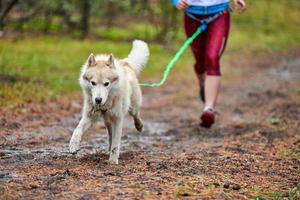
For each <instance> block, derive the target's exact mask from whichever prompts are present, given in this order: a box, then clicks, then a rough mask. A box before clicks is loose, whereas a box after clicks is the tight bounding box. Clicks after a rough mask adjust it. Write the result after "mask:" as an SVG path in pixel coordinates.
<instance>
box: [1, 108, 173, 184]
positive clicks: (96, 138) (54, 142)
mask: <svg viewBox="0 0 300 200" xmlns="http://www.w3.org/2000/svg"><path fill="white" fill-rule="evenodd" d="M79 120H80V115H77V114H76V115H73V116H69V117H67V118H64V119H61V120H60V121H57V122H53V123H51V124H50V125H48V126H45V127H41V128H40V129H39V130H38V131H35V132H23V133H22V134H20V135H18V137H15V136H14V135H12V136H10V137H7V138H6V143H5V144H4V145H1V146H0V165H3V166H5V165H7V164H10V166H13V165H20V164H22V163H23V164H30V163H34V162H46V160H49V159H55V158H59V157H64V158H68V157H70V158H72V157H74V155H71V154H70V153H69V152H68V142H69V139H70V137H71V134H72V132H73V130H74V128H75V127H76V125H77V123H78V122H79ZM169 131H170V126H169V125H168V124H166V123H163V122H155V121H147V120H146V121H144V131H143V132H142V133H139V132H137V131H136V130H135V129H134V126H133V122H132V119H131V118H129V117H128V118H126V119H125V123H124V128H123V136H122V144H121V152H126V151H131V150H137V149H142V150H151V151H154V149H155V146H156V145H157V144H158V143H159V144H161V143H164V144H165V143H168V141H170V140H172V139H173V138H174V136H172V135H170V134H169V133H168V132H169ZM107 146H108V144H107V134H106V130H105V127H104V125H103V123H102V122H101V123H97V124H95V127H94V128H91V130H90V131H88V132H87V133H86V135H84V137H83V140H82V143H81V149H80V151H79V152H78V153H77V155H76V156H75V157H76V158H78V157H84V156H86V155H89V154H94V153H97V152H99V151H100V152H102V151H103V152H104V151H106V149H107ZM5 177H6V175H3V177H2V178H1V175H0V181H1V179H4V178H5ZM2 181H3V180H2Z"/></svg>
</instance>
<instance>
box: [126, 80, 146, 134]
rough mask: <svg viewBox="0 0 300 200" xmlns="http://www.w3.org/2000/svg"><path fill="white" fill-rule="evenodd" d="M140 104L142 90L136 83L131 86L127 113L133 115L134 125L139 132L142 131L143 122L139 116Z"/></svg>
mask: <svg viewBox="0 0 300 200" xmlns="http://www.w3.org/2000/svg"><path fill="white" fill-rule="evenodd" d="M141 105H142V92H141V89H140V87H139V86H138V85H137V84H134V85H133V86H132V95H131V105H130V108H129V114H130V115H131V116H132V117H133V120H134V126H135V128H136V130H138V131H139V132H142V131H143V122H142V119H141V117H140V108H141Z"/></svg>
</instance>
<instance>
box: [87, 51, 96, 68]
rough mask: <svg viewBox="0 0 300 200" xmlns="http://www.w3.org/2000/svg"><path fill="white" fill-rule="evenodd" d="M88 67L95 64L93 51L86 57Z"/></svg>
mask: <svg viewBox="0 0 300 200" xmlns="http://www.w3.org/2000/svg"><path fill="white" fill-rule="evenodd" d="M87 63H88V67H93V66H95V65H96V59H95V56H94V54H93V53H91V55H90V56H89V58H88V62H87Z"/></svg>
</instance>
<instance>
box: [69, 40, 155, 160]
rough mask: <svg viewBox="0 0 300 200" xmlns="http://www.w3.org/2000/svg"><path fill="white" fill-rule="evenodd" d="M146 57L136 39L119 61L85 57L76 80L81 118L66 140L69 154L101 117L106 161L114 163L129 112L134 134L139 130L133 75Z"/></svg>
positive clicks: (138, 97)
mask: <svg viewBox="0 0 300 200" xmlns="http://www.w3.org/2000/svg"><path fill="white" fill-rule="evenodd" d="M148 58H149V48H148V45H147V44H146V43H145V42H143V41H140V40H135V41H133V47H132V50H131V52H130V53H129V55H128V57H127V58H125V59H122V60H118V59H115V58H114V56H113V55H112V54H111V55H97V56H94V55H93V54H91V55H90V56H89V58H88V60H87V61H86V63H85V64H84V65H83V67H82V68H81V73H80V78H79V83H80V86H81V88H82V91H83V96H84V103H83V110H82V118H81V120H80V122H79V124H78V126H77V127H76V129H75V130H74V132H73V135H72V138H71V140H70V144H69V150H70V152H71V153H76V152H77V151H78V150H79V149H80V141H81V138H82V136H83V134H84V133H85V132H86V131H87V130H88V129H89V128H90V127H91V126H92V125H93V124H94V122H96V121H97V120H98V119H101V118H103V119H104V123H105V126H106V128H107V133H108V138H109V139H108V140H109V145H108V150H109V154H110V156H109V162H111V163H114V164H118V158H119V150H120V140H121V135H122V127H123V121H124V117H125V115H126V114H127V113H128V112H129V114H130V115H131V116H132V117H133V119H134V124H135V127H136V129H137V130H138V131H142V128H143V124H142V120H141V118H140V107H141V104H142V93H141V89H140V87H139V85H138V79H137V75H138V74H139V73H140V72H141V71H142V69H143V68H144V67H145V65H146V63H147V61H148Z"/></svg>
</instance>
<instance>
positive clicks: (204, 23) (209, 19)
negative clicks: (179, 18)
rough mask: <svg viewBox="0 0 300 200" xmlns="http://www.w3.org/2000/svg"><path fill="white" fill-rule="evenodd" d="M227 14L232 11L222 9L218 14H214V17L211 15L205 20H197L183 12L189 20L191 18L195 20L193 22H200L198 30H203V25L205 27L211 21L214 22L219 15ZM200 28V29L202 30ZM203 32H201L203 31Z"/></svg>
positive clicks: (190, 14)
mask: <svg viewBox="0 0 300 200" xmlns="http://www.w3.org/2000/svg"><path fill="white" fill-rule="evenodd" d="M228 12H232V9H231V8H230V7H229V8H226V9H224V10H223V11H221V12H218V13H216V14H214V15H211V16H208V17H207V18H204V19H202V20H201V19H198V18H197V17H196V16H194V14H192V13H189V12H185V14H186V15H187V16H189V17H190V18H192V19H193V20H195V21H198V22H200V24H201V25H200V27H199V28H201V27H202V28H203V27H204V26H203V25H205V26H207V24H209V23H211V22H212V21H214V20H215V19H217V18H218V17H220V16H221V15H223V14H225V13H228ZM202 28H201V29H202ZM206 28H207V27H205V29H204V30H206ZM204 30H203V31H204Z"/></svg>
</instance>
